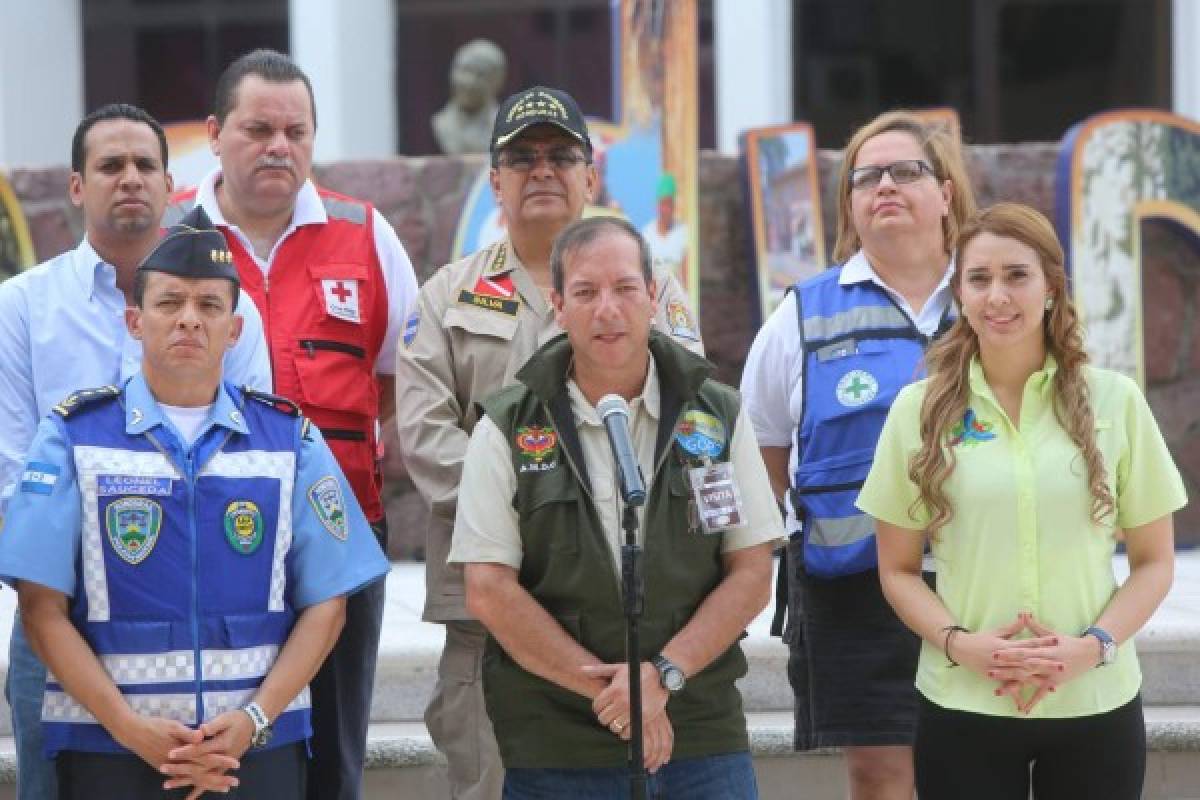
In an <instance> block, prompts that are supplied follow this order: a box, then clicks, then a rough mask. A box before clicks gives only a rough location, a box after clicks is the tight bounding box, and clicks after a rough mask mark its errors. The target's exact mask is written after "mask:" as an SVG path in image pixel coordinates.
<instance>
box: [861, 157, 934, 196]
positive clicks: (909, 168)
mask: <svg viewBox="0 0 1200 800" xmlns="http://www.w3.org/2000/svg"><path fill="white" fill-rule="evenodd" d="M885 172H886V173H887V174H888V175H891V176H892V183H895V184H901V183H913V182H914V181H918V180H920V179H921V176H922V175H924V174H925V173H926V172H928V173H929V174H930V175H934V176H936V174H937V173H935V172H934V171H933V167H931V166H929V165H928V164H926V163H925V162H924V161H921V160H920V159H916V158H914V159H906V160H904V161H893V162H892V163H890V164H887V165H885V166H882V167H875V166H871V167H858V168H856V169H852V170H850V188H851V189H874V188H875V187H876V186H878V185H879V182H880V181H881V180H883V173H885Z"/></svg>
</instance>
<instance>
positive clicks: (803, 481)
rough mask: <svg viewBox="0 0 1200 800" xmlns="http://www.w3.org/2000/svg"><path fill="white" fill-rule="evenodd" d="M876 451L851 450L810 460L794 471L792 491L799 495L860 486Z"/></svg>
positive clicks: (855, 489)
mask: <svg viewBox="0 0 1200 800" xmlns="http://www.w3.org/2000/svg"><path fill="white" fill-rule="evenodd" d="M874 458H875V451H874V450H873V449H871V450H851V451H850V452H847V453H839V454H837V455H835V456H829V457H828V458H823V459H820V460H816V461H810V462H808V463H807V464H804V465H803V466H801V467H800V468H799V469H797V470H796V475H795V479H794V485H795V491H796V493H797V494H799V495H801V496H806V495H813V494H830V493H834V492H844V491H850V490H854V491H857V490H858V489H860V488H862V485H863V481H865V480H866V479H867V473H868V472H870V471H871V462H872V460H873V459H874Z"/></svg>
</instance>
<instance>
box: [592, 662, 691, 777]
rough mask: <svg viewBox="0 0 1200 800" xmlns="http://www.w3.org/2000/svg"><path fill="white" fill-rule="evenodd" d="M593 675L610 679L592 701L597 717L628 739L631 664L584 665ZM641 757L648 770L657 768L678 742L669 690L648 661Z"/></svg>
mask: <svg viewBox="0 0 1200 800" xmlns="http://www.w3.org/2000/svg"><path fill="white" fill-rule="evenodd" d="M583 671H584V672H585V673H586V674H587V675H588V676H589V677H591V678H596V679H599V680H601V681H605V682H607V684H608V685H607V686H606V687H605V688H604V689H603V690H601V691H600V693H599V694H597V695H596V698H595V699H594V700H593V701H592V711H594V712H595V714H596V720H597V721H598V722H599V723H600V724H601V725H602V726H604V727H605V728H607V729H608V730H609V732H611V733H612V734H613V735H614V736H617V737H619V738H621V739H622V740H624V741H629V738H630V735H631V733H632V731H631V730H630V725H629V720H630V705H629V667H628V665H626V664H598V665H596V666H585V667H583ZM641 673H642V674H641V681H642V683H641V687H642V741H643V750H642V756H643V758H642V761H643V763H644V764H645V765H646V771H647V772H650V773H654V772H657V771H658V769H659V767H661V766H663V765H664V764H666V763H667V762H668V761H670V760H671V750H672V748H673V747H674V745H675V730H674V728H672V727H671V720H670V718H669V717H668V716H667V690H666V689H664V688H663V685H662V681H661V680H660V678H659V675H658V670H657V669H655V668H654V665H653V664H651V663H650V662H648V661H643V662H642V669H641Z"/></svg>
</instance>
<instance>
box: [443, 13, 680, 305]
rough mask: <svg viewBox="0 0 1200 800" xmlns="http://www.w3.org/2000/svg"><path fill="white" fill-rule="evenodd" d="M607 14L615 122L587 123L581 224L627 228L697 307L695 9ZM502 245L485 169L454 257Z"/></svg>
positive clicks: (500, 222)
mask: <svg viewBox="0 0 1200 800" xmlns="http://www.w3.org/2000/svg"><path fill="white" fill-rule="evenodd" d="M612 14H613V31H614V34H613V63H614V65H615V67H614V69H615V72H616V73H617V74H616V75H615V76H614V81H613V92H614V98H613V108H614V109H615V111H614V117H615V119H614V120H613V121H601V120H595V119H590V120H589V121H588V128H589V131H590V133H591V137H592V143H593V145H594V146H595V161H596V170H597V172H598V173H599V175H600V185H599V188H598V190H597V192H596V196H595V197H594V198H593V203H592V205H591V206H590V207H588V208H587V209H586V210H585V211H584V216H593V215H596V214H619V215H621V216H624V217H625V218H627V219H628V220H629V221H630V222H631V223H633V224H634V226H635V227H637V228H638V229H639V230H641V231H642V234H643V235H644V236H645V237H646V239H647V241H648V242H649V243H650V247H651V250H652V252H653V253H654V259H655V262H656V263H657V264H659V265H662V266H664V267H667V268H670V269H672V270H674V272H675V274H676V276H677V277H678V278H679V281H680V283H682V284H683V286H684V287H685V288H686V289H687V291H688V293H689V294H690V295H691V300H692V304H693V306H698V303H699V281H698V277H697V276H698V275H699V263H698V257H697V241H698V240H697V235H696V218H697V204H696V185H697V146H698V145H697V142H698V138H697V136H698V134H697V85H696V74H697V73H696V5H695V4H694V3H674V2H667V0H612ZM584 111H585V112H586V111H587V109H584ZM502 236H504V219H503V217H502V214H501V211H500V209H499V208H498V207H497V206H496V202H495V198H494V197H493V196H492V192H491V190H490V186H489V183H488V169H487V168H484V169H483V170H482V171H481V172H480V174H479V176H478V177H477V178H476V180H475V183H474V184H473V186H472V188H471V190H470V192H469V194H468V196H467V200H466V204H465V206H464V207H463V211H462V216H461V217H460V218H459V223H458V231H457V234H456V236H455V240H454V249H453V253H452V256H451V257H452V258H460V257H462V256H464V255H466V254H468V253H472V252H474V251H476V250H478V249H479V248H481V247H486V246H487V245H489V244H491V243H492V242H494V241H496V240H498V239H499V238H501V237H502Z"/></svg>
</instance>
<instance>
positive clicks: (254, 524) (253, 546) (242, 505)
mask: <svg viewBox="0 0 1200 800" xmlns="http://www.w3.org/2000/svg"><path fill="white" fill-rule="evenodd" d="M225 538H226V539H227V540H228V541H229V546H230V547H232V548H233V549H234V551H235V552H238V553H241V554H242V555H245V556H248V555H250V554H251V553H253V552H254V551H255V550H257V549H258V546H259V545H261V544H262V541H263V518H262V512H260V511H259V510H258V506H257V505H255V504H254V503H253V502H251V501H250V500H234V501H233V502H232V503H230V504H229V505H228V506H227V507H226V508H225Z"/></svg>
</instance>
